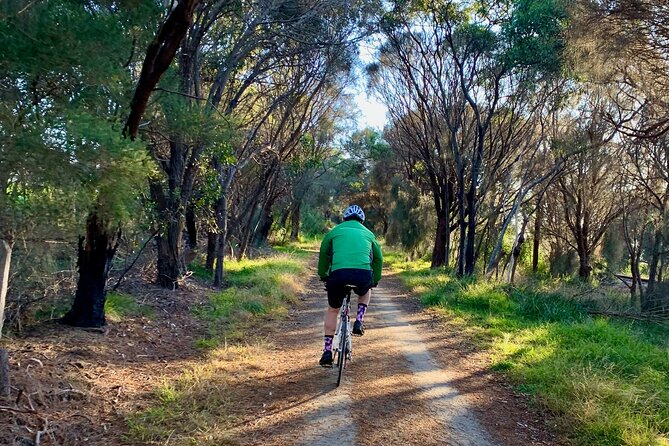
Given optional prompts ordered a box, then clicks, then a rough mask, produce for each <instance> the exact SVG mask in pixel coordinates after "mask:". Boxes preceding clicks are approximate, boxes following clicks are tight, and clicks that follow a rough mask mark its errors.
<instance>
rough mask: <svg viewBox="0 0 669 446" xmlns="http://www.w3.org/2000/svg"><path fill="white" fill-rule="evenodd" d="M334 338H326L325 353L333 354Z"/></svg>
mask: <svg viewBox="0 0 669 446" xmlns="http://www.w3.org/2000/svg"><path fill="white" fill-rule="evenodd" d="M332 338H333V336H327V335H326V336H325V351H326V352H331V351H332Z"/></svg>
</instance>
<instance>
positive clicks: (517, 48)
mask: <svg viewBox="0 0 669 446" xmlns="http://www.w3.org/2000/svg"><path fill="white" fill-rule="evenodd" d="M566 27H567V11H566V7H565V4H564V0H514V1H513V12H512V15H511V18H510V19H509V20H508V21H506V22H505V24H504V26H503V35H504V37H505V39H506V40H507V41H508V42H509V43H508V51H507V53H506V63H507V65H508V66H509V67H536V68H539V69H540V70H541V71H545V72H550V73H557V72H559V71H560V69H561V67H562V62H563V52H564V49H565V46H566V42H565V35H564V32H565V30H566Z"/></svg>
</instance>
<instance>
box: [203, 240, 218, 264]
mask: <svg viewBox="0 0 669 446" xmlns="http://www.w3.org/2000/svg"><path fill="white" fill-rule="evenodd" d="M217 241H218V234H216V233H215V232H213V231H212V232H209V233H207V261H206V262H205V268H206V269H207V271H209V272H213V271H214V261H215V260H216V242H217Z"/></svg>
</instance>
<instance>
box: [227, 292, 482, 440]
mask: <svg viewBox="0 0 669 446" xmlns="http://www.w3.org/2000/svg"><path fill="white" fill-rule="evenodd" d="M395 285H396V283H393V282H390V283H388V282H385V283H384V282H382V284H381V286H380V287H379V288H377V289H375V290H373V291H372V302H371V305H370V309H369V311H368V313H367V316H366V318H365V322H366V326H367V331H366V333H365V336H363V337H355V338H354V339H353V360H352V361H351V362H350V363H349V367H348V368H347V369H346V370H345V371H344V378H343V382H342V384H341V386H340V387H339V388H337V387H336V379H337V370H336V369H334V368H333V369H324V368H321V367H319V366H318V365H317V361H318V359H319V357H320V351H321V349H322V316H323V311H324V309H325V304H326V300H325V297H324V292H323V291H321V290H322V288H323V286H322V284H320V283H319V282H318V281H317V280H311V281H310V284H309V288H310V289H311V290H315V291H314V292H312V293H309V294H308V295H305V296H304V297H303V305H302V306H301V308H299V309H298V310H297V311H296V313H295V314H293V315H292V317H291V320H293V321H295V322H292V323H290V324H289V325H288V329H287V330H282V334H281V335H278V336H277V337H276V339H275V340H274V341H275V343H276V346H277V352H275V353H276V357H280V358H281V359H280V360H278V361H276V362H275V363H273V365H272V370H271V373H270V374H271V375H272V378H271V381H272V388H273V389H274V391H272V392H269V393H268V395H267V401H268V402H267V403H266V404H263V406H266V409H265V410H263V411H262V412H263V413H262V414H261V416H260V417H259V418H258V419H256V420H255V421H254V422H253V423H250V424H247V425H245V426H244V427H243V428H242V429H240V431H239V432H237V434H236V435H235V437H236V438H239V439H242V438H243V439H244V440H245V441H243V442H241V441H240V443H243V444H263V445H335V444H336V445H454V446H456V445H457V446H465V445H476V446H492V445H493V444H495V443H494V442H493V441H492V440H491V439H490V436H489V435H488V432H486V430H485V429H484V428H483V427H482V426H481V425H480V423H479V422H478V420H477V418H476V416H475V414H474V412H473V411H472V410H470V407H469V403H468V399H467V398H466V397H465V396H463V395H461V394H460V393H459V392H458V390H457V389H456V388H455V386H454V385H453V384H452V383H451V380H452V379H454V376H455V375H453V373H452V372H451V371H449V370H448V369H445V368H444V367H443V366H441V365H440V364H439V362H438V361H437V360H435V358H434V357H433V355H432V354H431V353H430V351H429V349H428V345H427V342H426V341H425V340H424V339H423V337H422V336H421V334H420V333H419V330H418V329H417V328H416V326H414V325H413V324H412V323H411V321H410V317H409V316H408V315H407V313H406V312H405V311H404V310H403V309H402V308H401V306H400V305H398V304H396V303H395V302H394V301H393V300H394V298H395V296H394V294H397V292H396V291H394V289H395ZM353 301H354V302H353V307H354V309H355V305H356V303H355V299H353ZM281 346H292V347H291V348H288V349H284V348H282V347H281ZM273 356H274V354H273ZM268 379H270V378H268ZM263 389H265V390H264V391H266V388H265V387H264V388H263Z"/></svg>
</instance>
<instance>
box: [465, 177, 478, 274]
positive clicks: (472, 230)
mask: <svg viewBox="0 0 669 446" xmlns="http://www.w3.org/2000/svg"><path fill="white" fill-rule="evenodd" d="M475 243H476V185H475V184H474V182H473V181H472V185H471V186H470V188H469V192H468V193H467V248H466V250H465V275H467V276H471V275H473V274H474V268H475V266H476V255H475Z"/></svg>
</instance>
